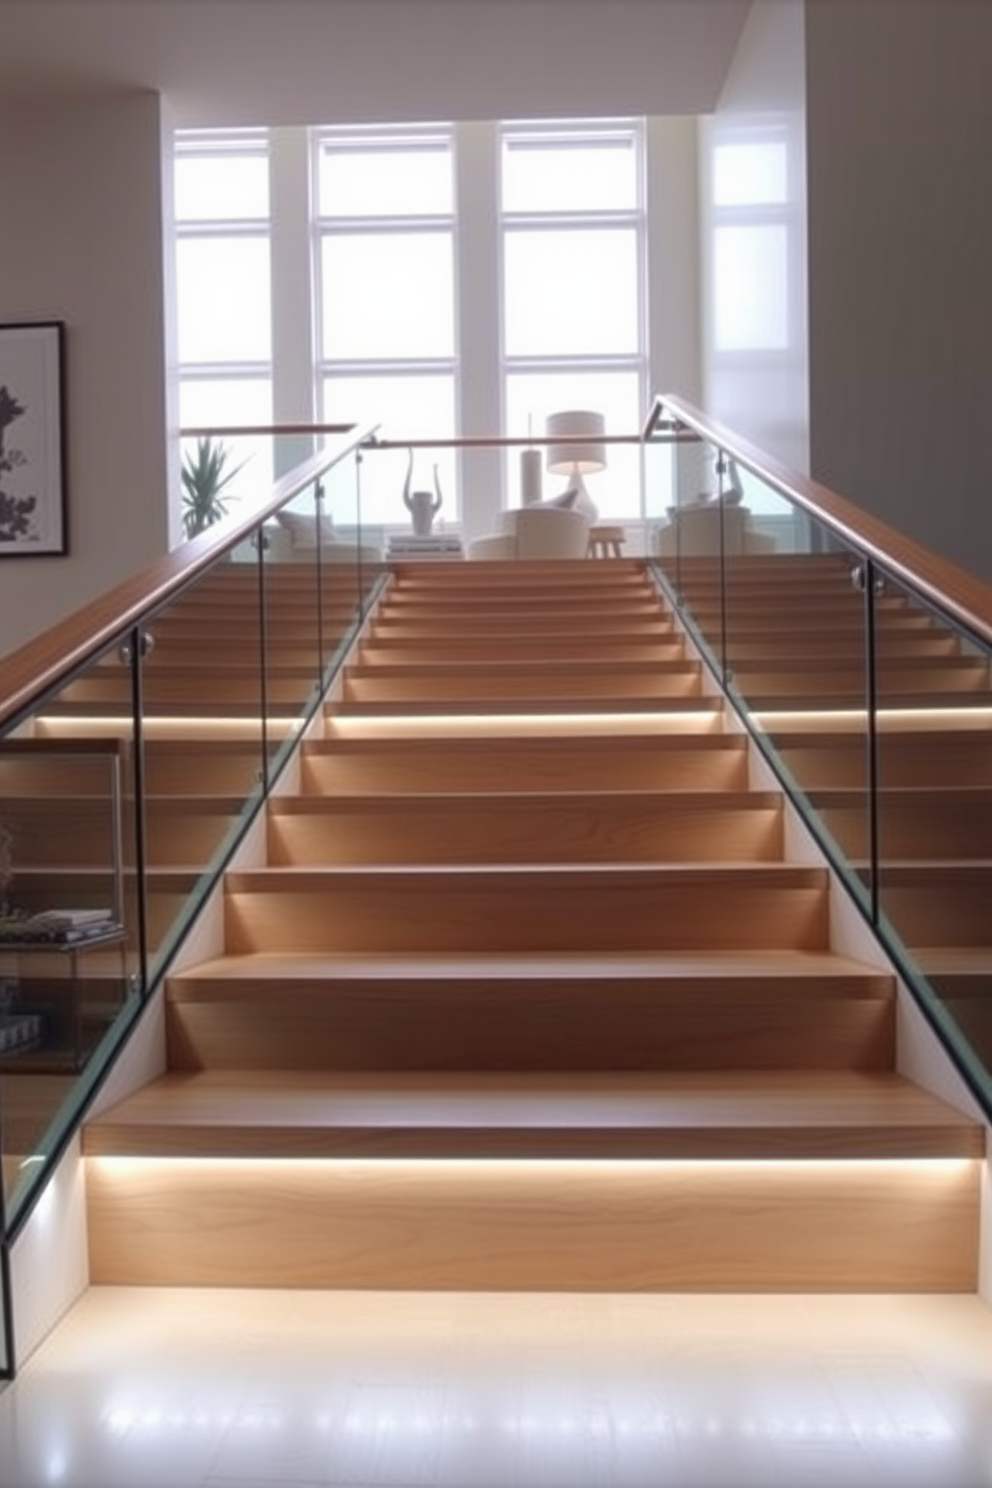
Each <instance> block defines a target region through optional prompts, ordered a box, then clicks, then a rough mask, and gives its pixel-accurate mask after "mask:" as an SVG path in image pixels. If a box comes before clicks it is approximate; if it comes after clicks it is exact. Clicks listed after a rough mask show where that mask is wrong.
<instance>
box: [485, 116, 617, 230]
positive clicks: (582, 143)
mask: <svg viewBox="0 0 992 1488" xmlns="http://www.w3.org/2000/svg"><path fill="white" fill-rule="evenodd" d="M637 177H638V163H637V150H636V142H635V140H634V138H633V137H632V136H631V135H626V134H615V135H607V136H606V137H605V138H589V139H583V138H582V137H581V136H575V135H561V136H558V137H557V138H556V137H554V136H551V137H548V136H547V135H541V136H532V137H531V138H527V137H526V136H520V135H514V134H510V135H509V136H507V137H505V138H504V140H503V154H502V193H503V202H502V205H503V211H504V212H581V211H598V212H603V211H625V210H633V209H634V208H635V207H636V206H637V197H638V192H637Z"/></svg>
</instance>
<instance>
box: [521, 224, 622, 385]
mask: <svg viewBox="0 0 992 1488" xmlns="http://www.w3.org/2000/svg"><path fill="white" fill-rule="evenodd" d="M504 253H505V296H506V298H505V343H506V345H505V350H506V354H507V355H508V356H540V355H559V356H574V355H582V354H585V355H609V354H611V353H613V354H616V355H622V354H628V355H629V354H634V353H636V352H637V349H638V296H637V283H638V280H637V235H636V233H635V231H634V229H633V228H588V229H586V228H576V229H568V230H565V229H559V230H557V231H548V232H543V231H529V230H525V229H521V230H519V231H515V230H510V231H509V232H507V234H506V237H505V241H504Z"/></svg>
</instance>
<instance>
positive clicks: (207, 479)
mask: <svg viewBox="0 0 992 1488" xmlns="http://www.w3.org/2000/svg"><path fill="white" fill-rule="evenodd" d="M230 458H231V451H230V448H229V447H228V445H226V444H224V443H223V442H222V441H221V440H217V439H214V438H213V437H212V436H211V435H209V434H207V435H201V436H200V438H199V439H197V441H196V449H195V450H190V451H189V452H188V453H187V454H186V456H185V458H184V460H183V469H182V481H183V526H184V527H185V529H186V536H187V537H196V536H197V535H198V534H199V533H201V532H205V531H206V530H207V528H208V527H210V526H212V525H213V523H214V522H219V521H220V519H221V517H225V516H226V515H227V502H226V500H225V499H224V497H223V496H222V495H221V492H222V491H223V490H224V489H225V487H226V486H228V485H229V483H230V482H231V481H232V480H233V479H234V477H235V476H236V475H237V473H238V471H239V470H240V469H241V468H242V466H243V465H244V463H245V462H244V461H243V460H242V462H241V464H240V465H235V466H234V468H233V470H231V469H228V468H227V467H228V461H229V460H230Z"/></svg>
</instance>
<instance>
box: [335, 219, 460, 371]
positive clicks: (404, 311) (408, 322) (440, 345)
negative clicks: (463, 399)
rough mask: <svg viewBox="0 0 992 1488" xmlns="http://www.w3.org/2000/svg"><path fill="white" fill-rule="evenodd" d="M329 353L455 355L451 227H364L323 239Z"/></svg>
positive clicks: (342, 356) (394, 356) (392, 357)
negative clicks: (431, 229)
mask: <svg viewBox="0 0 992 1488" xmlns="http://www.w3.org/2000/svg"><path fill="white" fill-rule="evenodd" d="M321 275H322V280H321V282H322V285H323V292H322V315H321V323H322V330H321V355H322V356H324V357H333V358H334V359H335V360H337V361H340V360H346V359H349V358H359V357H360V358H365V359H367V358H370V357H381V358H389V359H390V360H395V359H397V358H399V357H450V356H452V355H453V354H454V346H455V328H454V327H455V322H454V270H453V262H452V236H451V233H450V232H424V233H356V234H351V233H349V234H346V235H340V236H333V237H325V238H324V239H323V241H322V242H321Z"/></svg>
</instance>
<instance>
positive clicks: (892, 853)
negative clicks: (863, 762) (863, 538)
mask: <svg viewBox="0 0 992 1488" xmlns="http://www.w3.org/2000/svg"><path fill="white" fill-rule="evenodd" d="M876 633H877V641H876V653H877V657H878V665H877V676H878V682H877V693H878V699H879V734H878V776H879V793H878V857H879V862H878V888H879V907H880V910H881V912H882V914H883V915H884V916H885V918H886V920H887V921H888V923H889V924H890V925H891V926H892V927H893V928H894V929H895V931H896V934H897V935H898V936H899V938H900V941H901V943H902V945H903V946H904V947H906V948H907V950H908V952H909V955H910V957H911V960H912V962H913V964H915V966H916V967H918V968H919V970H920V971H921V972H922V973H923V975H924V976H925V977H926V978H927V979H928V980H929V983H930V985H931V987H932V988H933V990H934V991H935V992H936V994H937V996H938V997H939V999H940V1001H941V1006H942V1009H943V1011H944V1012H945V1013H946V1014H949V1015H950V1017H951V1018H952V1019H953V1022H954V1025H955V1027H956V1029H957V1031H958V1033H959V1035H962V1036H964V1037H966V1039H967V1040H968V1042H969V1043H970V1044H971V1046H972V1049H973V1050H974V1052H975V1053H976V1054H977V1055H978V1057H979V1059H980V1062H981V1064H982V1065H983V1066H984V1069H985V1071H986V1072H987V1071H988V1070H989V1069H990V1068H992V991H990V988H992V917H990V915H989V904H990V902H992V854H990V852H989V841H990V834H992V676H990V665H989V657H988V655H987V654H986V653H985V652H984V651H983V650H982V649H981V648H979V647H978V646H977V645H976V644H974V643H971V642H969V641H968V640H966V639H965V638H964V637H963V636H962V635H960V634H959V633H958V632H956V631H955V629H954V628H953V626H952V625H951V624H950V623H949V622H948V621H945V620H943V619H941V618H940V617H938V616H936V615H935V614H934V613H933V612H931V611H930V610H929V609H928V608H926V607H925V606H924V605H922V604H921V603H919V602H918V601H916V600H914V598H913V597H912V595H911V594H909V593H908V592H907V591H905V590H904V589H902V588H901V587H900V586H899V585H898V584H896V583H895V582H894V581H890V580H887V581H886V582H885V583H884V585H883V586H882V588H881V590H880V592H879V593H878V594H877V595H876ZM985 1083H986V1088H987V1089H989V1088H990V1087H989V1084H988V1076H987V1074H986V1077H985Z"/></svg>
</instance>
